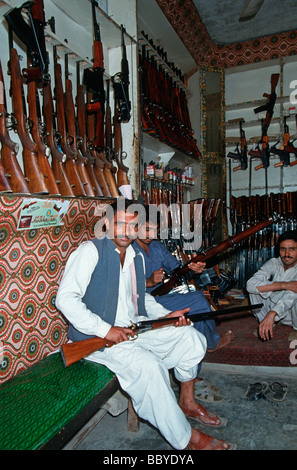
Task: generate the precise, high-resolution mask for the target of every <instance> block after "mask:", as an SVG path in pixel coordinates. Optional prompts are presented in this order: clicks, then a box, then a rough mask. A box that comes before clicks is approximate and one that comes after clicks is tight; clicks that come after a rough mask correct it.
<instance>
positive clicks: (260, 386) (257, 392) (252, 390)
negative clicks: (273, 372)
mask: <svg viewBox="0 0 297 470" xmlns="http://www.w3.org/2000/svg"><path fill="white" fill-rule="evenodd" d="M268 387H269V385H268V383H267V382H256V383H254V384H250V385H249V386H248V388H247V391H246V392H245V394H244V397H245V398H246V399H247V400H260V398H265V393H266V391H267V390H268Z"/></svg>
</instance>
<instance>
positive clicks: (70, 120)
mask: <svg viewBox="0 0 297 470" xmlns="http://www.w3.org/2000/svg"><path fill="white" fill-rule="evenodd" d="M65 113H66V122H67V131H68V141H69V142H70V143H69V147H70V150H71V152H73V155H74V159H75V161H76V165H77V168H78V172H79V176H80V179H81V182H82V184H83V187H84V191H85V193H86V195H87V196H88V197H94V195H95V193H94V191H93V188H92V183H91V181H90V178H89V175H88V172H87V169H86V163H87V159H86V158H85V157H84V156H83V155H82V154H81V153H80V151H79V150H78V147H77V137H76V134H77V132H76V122H75V108H74V101H73V94H72V82H71V80H70V79H69V71H68V54H65Z"/></svg>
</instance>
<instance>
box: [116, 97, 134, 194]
mask: <svg viewBox="0 0 297 470" xmlns="http://www.w3.org/2000/svg"><path fill="white" fill-rule="evenodd" d="M113 119H114V124H113V125H114V154H115V159H116V162H117V166H118V171H117V182H118V187H119V188H120V187H121V186H125V185H128V184H130V182H129V179H128V171H129V168H128V167H127V166H126V165H124V163H123V151H122V128H121V119H120V118H119V111H118V107H117V106H116V105H115V109H114V117H113Z"/></svg>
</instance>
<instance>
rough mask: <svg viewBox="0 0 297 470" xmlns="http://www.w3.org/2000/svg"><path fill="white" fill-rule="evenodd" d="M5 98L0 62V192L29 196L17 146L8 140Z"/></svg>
mask: <svg viewBox="0 0 297 470" xmlns="http://www.w3.org/2000/svg"><path fill="white" fill-rule="evenodd" d="M6 117H7V112H6V96H5V84H4V78H3V72H2V65H1V61H0V141H1V147H2V148H1V169H0V174H1V178H0V182H1V184H0V187H1V192H6V191H8V192H11V191H13V192H14V193H18V194H21V195H26V194H30V190H29V187H28V184H27V182H26V180H25V177H24V175H23V172H22V170H21V167H20V165H19V162H18V160H17V156H16V155H17V153H18V147H19V146H18V144H16V143H15V142H13V141H12V140H11V139H10V136H9V133H8V130H7V125H6Z"/></svg>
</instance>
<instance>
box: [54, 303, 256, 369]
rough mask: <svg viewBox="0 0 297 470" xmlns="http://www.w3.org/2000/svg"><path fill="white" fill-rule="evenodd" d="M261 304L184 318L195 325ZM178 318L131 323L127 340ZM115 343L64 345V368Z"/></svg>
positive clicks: (92, 341)
mask: <svg viewBox="0 0 297 470" xmlns="http://www.w3.org/2000/svg"><path fill="white" fill-rule="evenodd" d="M262 306H263V304H255V305H251V306H244V307H236V308H226V309H222V310H217V311H215V312H201V313H195V314H194V313H193V314H189V313H188V314H186V315H185V317H186V318H187V319H189V320H190V321H192V322H194V323H196V322H199V321H206V320H210V319H213V318H216V317H217V316H219V315H227V314H232V313H240V312H248V311H249V310H254V309H259V308H261V307H262ZM178 319H179V317H172V318H166V317H163V318H159V319H157V320H147V321H139V322H137V323H133V324H132V325H131V326H129V327H127V328H130V329H131V330H132V332H133V335H131V337H129V339H131V340H133V339H136V338H137V334H138V333H144V332H145V331H150V330H156V329H157V328H163V327H165V326H174V325H175V324H176V323H177V322H178ZM114 344H115V343H114V342H113V341H108V340H106V339H104V338H99V337H98V336H95V337H94V338H88V339H84V340H82V341H76V342H74V343H66V344H63V345H62V347H61V356H62V360H63V363H64V366H65V367H69V366H71V365H72V364H75V363H76V362H78V361H80V360H81V359H83V358H85V357H87V356H89V355H90V354H92V353H93V352H95V351H98V350H99V349H102V348H104V347H107V348H109V347H111V346H113V345H114Z"/></svg>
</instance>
